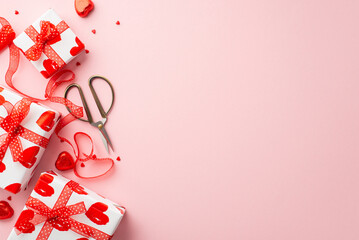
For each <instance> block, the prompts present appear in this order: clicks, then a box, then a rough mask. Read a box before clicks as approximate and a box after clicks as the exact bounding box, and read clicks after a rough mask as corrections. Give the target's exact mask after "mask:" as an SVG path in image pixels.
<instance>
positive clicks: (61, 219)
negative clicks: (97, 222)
mask: <svg viewBox="0 0 359 240" xmlns="http://www.w3.org/2000/svg"><path fill="white" fill-rule="evenodd" d="M78 187H79V184H78V183H76V182H74V181H69V182H68V183H67V184H66V185H65V187H64V189H63V190H62V192H61V194H60V196H59V198H58V199H57V201H56V203H55V205H54V207H53V208H50V207H48V206H47V205H46V204H45V203H43V202H42V201H41V200H39V199H37V198H34V197H31V196H30V197H29V199H28V200H27V202H26V204H25V205H26V206H27V208H28V209H30V210H31V211H34V213H35V216H34V217H33V218H32V220H30V221H29V220H28V219H19V220H18V221H17V222H16V224H15V229H16V233H17V234H18V235H19V234H26V233H28V232H26V231H23V228H22V226H23V225H26V224H28V222H30V223H31V224H33V225H38V224H40V223H43V222H45V224H44V225H43V227H42V228H41V230H40V232H39V234H38V235H37V238H36V240H47V239H48V238H49V236H50V234H51V231H52V230H53V229H54V228H55V229H57V230H60V231H68V230H72V231H74V232H76V233H78V234H80V235H82V236H84V237H91V238H94V239H96V240H109V239H111V237H112V236H110V235H108V234H106V233H104V232H102V231H100V230H98V229H96V228H94V227H91V226H89V225H86V224H84V223H80V222H78V221H76V220H75V219H73V218H71V217H72V216H74V215H78V214H83V213H85V212H86V207H85V204H84V202H79V203H76V204H73V205H67V203H68V201H69V199H70V197H71V195H72V193H73V191H74V189H76V188H78ZM25 211H26V210H25Z"/></svg>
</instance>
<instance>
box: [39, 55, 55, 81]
mask: <svg viewBox="0 0 359 240" xmlns="http://www.w3.org/2000/svg"><path fill="white" fill-rule="evenodd" d="M43 66H44V68H45V69H46V71H41V74H42V75H43V76H44V77H45V78H49V77H50V76H51V75H53V74H54V73H55V72H56V71H57V70H58V69H59V65H57V63H56V62H55V61H53V60H51V59H46V60H44V62H43Z"/></svg>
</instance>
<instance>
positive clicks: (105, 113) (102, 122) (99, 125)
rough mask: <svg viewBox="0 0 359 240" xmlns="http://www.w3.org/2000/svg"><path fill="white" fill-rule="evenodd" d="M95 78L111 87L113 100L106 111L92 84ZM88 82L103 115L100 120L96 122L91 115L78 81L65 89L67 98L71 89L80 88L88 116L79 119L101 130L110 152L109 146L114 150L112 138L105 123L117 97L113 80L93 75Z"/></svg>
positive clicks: (104, 142) (103, 140)
mask: <svg viewBox="0 0 359 240" xmlns="http://www.w3.org/2000/svg"><path fill="white" fill-rule="evenodd" d="M95 79H101V80H103V81H105V82H106V83H107V84H108V85H109V86H110V88H111V93H112V101H111V105H110V107H109V109H108V110H107V111H105V110H104V109H103V107H102V104H101V102H100V100H99V98H98V96H97V93H96V91H95V89H94V87H93V85H92V82H93V81H94V80H95ZM88 84H89V87H90V90H91V93H92V96H93V98H94V99H95V102H96V105H97V108H98V110H99V112H100V114H101V117H102V119H101V120H100V121H97V122H94V120H93V118H92V115H91V112H90V109H89V107H88V104H87V102H86V99H85V96H84V93H83V91H82V88H81V87H80V85H78V84H76V83H73V84H70V85H69V86H68V87H67V88H66V90H65V98H66V99H67V95H68V93H69V92H70V90H71V89H72V88H77V90H78V92H79V94H80V97H81V101H82V105H83V107H84V108H85V112H86V116H87V119H83V118H79V120H81V121H84V122H88V123H89V124H91V125H92V126H94V127H96V128H97V129H98V130H99V131H100V133H101V139H102V142H103V144H104V145H105V147H106V150H107V152H108V153H109V152H110V151H109V147H110V148H111V149H112V151H113V146H112V143H111V140H110V138H109V136H108V134H107V131H106V129H105V124H106V122H107V118H108V113H109V112H110V111H111V109H112V106H113V102H114V99H115V92H114V90H113V86H112V84H111V82H110V81H109V80H108V79H107V78H105V77H102V76H92V77H90V78H89V82H88ZM67 110H68V111H69V112H70V113H71V110H70V109H69V108H68V107H67Z"/></svg>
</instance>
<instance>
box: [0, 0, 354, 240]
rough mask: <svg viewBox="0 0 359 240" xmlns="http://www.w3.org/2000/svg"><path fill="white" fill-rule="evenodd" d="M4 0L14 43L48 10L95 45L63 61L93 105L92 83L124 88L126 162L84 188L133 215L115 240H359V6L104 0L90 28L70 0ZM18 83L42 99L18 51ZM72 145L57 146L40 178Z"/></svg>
mask: <svg viewBox="0 0 359 240" xmlns="http://www.w3.org/2000/svg"><path fill="white" fill-rule="evenodd" d="M0 4H1V5H0V6H1V7H0V15H1V16H4V17H6V18H7V19H8V20H10V21H11V23H12V24H13V26H14V28H15V30H16V32H17V33H20V32H21V31H22V30H23V29H24V28H25V27H27V26H28V25H29V24H30V23H32V22H33V21H34V20H35V19H36V18H37V17H39V16H40V15H41V14H42V13H43V12H45V11H46V10H47V9H48V8H50V7H52V8H54V9H55V10H56V11H57V12H58V14H59V15H60V16H62V17H63V18H64V19H65V20H66V21H67V22H68V24H69V25H70V26H71V27H72V29H73V30H74V32H75V33H77V34H78V36H79V37H80V39H82V40H83V41H84V43H85V44H86V46H87V48H88V49H89V50H90V53H89V54H87V55H82V56H80V57H79V58H78V59H77V60H75V62H76V61H79V62H81V66H76V65H75V62H73V63H72V64H70V66H69V68H70V69H73V70H74V71H75V72H76V74H77V81H78V82H79V83H80V84H81V85H83V86H84V88H85V91H86V94H87V96H88V97H90V94H89V90H88V89H87V86H86V82H87V79H88V77H89V76H91V75H92V74H101V75H104V76H106V77H108V78H109V79H110V80H112V82H113V83H114V85H115V88H116V104H115V108H114V111H113V112H112V113H111V115H110V120H109V122H108V124H107V125H106V127H107V130H108V131H109V132H110V135H111V138H112V141H113V143H114V145H115V148H116V154H113V155H112V156H113V157H116V156H117V154H119V155H121V157H122V159H123V160H122V161H121V162H116V168H115V170H114V171H113V172H112V173H111V174H109V175H108V176H106V177H103V178H101V179H98V180H79V181H80V182H81V183H83V184H84V185H86V186H87V187H88V188H90V189H93V190H95V191H97V192H98V193H100V194H102V195H105V196H106V197H108V198H109V199H112V200H113V201H116V202H119V203H121V204H123V205H124V206H126V208H127V210H128V211H127V214H126V216H125V218H124V219H123V222H122V223H121V225H120V227H119V229H118V231H117V233H116V237H115V238H114V239H120V240H144V239H145V240H168V239H171V240H183V239H203V240H204V239H205V240H215V239H241V240H264V239H265V240H288V239H290V240H304V239H305V240H338V239H345V240H357V239H358V238H359V228H358V224H359V208H358V206H359V205H358V204H359V182H358V171H359V161H358V159H359V152H358V145H359V68H358V61H359V57H358V56H359V54H358V53H359V44H358V43H359V31H358V21H359V15H358V9H359V3H358V2H356V1H349V0H348V1H343V0H330V1H322V0H304V1H285V0H273V1H267V0H255V1H250V0H248V1H241V0H225V1H220V0H217V1H201V0H181V1H179V0H177V1H174V0H151V1H145V0H138V1H128V0H122V1H115V0H113V1H99V0H96V1H95V5H96V9H95V11H94V12H93V13H91V15H90V16H89V17H88V18H85V19H82V18H80V17H78V16H77V15H76V13H75V10H74V8H73V1H72V0H71V1H70V0H66V1H55V0H52V1H49V0H37V1H34V0H33V1H25V0H23V1H8V0H0ZM15 10H18V11H19V12H20V14H19V15H15V14H14V11H15ZM117 20H119V21H120V22H121V25H120V26H117V25H116V24H115V22H116V21H117ZM92 29H96V30H97V34H96V35H94V34H92V33H91V30H92ZM7 63H8V53H7V50H6V51H3V52H2V54H1V55H0V74H1V76H3V75H4V73H5V70H6V66H7ZM1 82H3V79H2V80H1ZM15 83H16V84H17V86H19V88H21V89H23V90H24V91H26V92H28V93H31V94H33V95H35V94H38V96H40V93H41V91H42V90H43V89H44V87H45V84H46V81H45V80H44V79H43V78H42V76H41V75H40V74H39V73H38V72H37V71H36V70H35V68H34V67H33V66H32V65H31V64H30V63H29V62H27V60H26V59H25V58H24V57H23V56H22V58H21V65H20V71H19V72H18V73H17V74H16V78H15ZM34 85H35V86H42V88H41V89H40V87H36V89H35V88H34ZM62 91H63V90H62ZM62 91H61V90H59V91H58V94H59V95H61V94H62ZM105 93H107V92H106V91H105V90H103V94H105ZM106 95H107V94H106ZM104 97H107V96H104ZM107 100H108V99H107ZM91 105H92V106H94V103H93V102H92V104H91ZM53 106H54V107H55V108H56V109H59V110H62V111H63V108H62V107H61V106H55V105H53ZM94 110H95V108H94ZM63 112H65V111H63ZM78 129H81V130H85V131H87V132H89V133H91V134H92V136H93V137H94V138H95V140H96V141H97V144H96V152H97V153H98V155H100V156H101V155H102V156H106V155H105V152H104V148H103V146H102V143H101V142H100V138H99V135H98V133H97V132H96V131H95V129H93V128H90V127H89V126H88V125H86V124H84V123H82V122H76V123H73V124H72V125H71V126H69V127H68V128H67V129H66V130H64V131H65V132H66V135H67V136H68V137H71V136H72V134H73V132H74V131H75V130H78ZM65 149H66V150H69V148H68V147H67V146H66V145H65V144H60V143H59V142H58V140H57V139H56V138H53V139H52V141H51V144H50V146H49V149H48V151H47V153H46V154H45V156H44V158H43V161H42V163H41V164H40V167H39V169H38V170H37V172H36V177H37V176H38V174H39V173H40V172H41V171H44V170H47V169H51V168H52V169H53V168H54V161H55V159H56V157H57V154H58V153H59V152H60V151H62V150H65ZM64 175H65V176H67V177H69V178H71V179H74V180H78V179H77V178H76V177H74V175H73V174H72V173H71V172H67V173H66V174H64ZM33 185H34V181H33V182H32V184H31V185H30V188H33ZM29 194H30V191H29V190H28V191H26V192H24V193H22V194H19V195H17V196H13V199H12V201H11V204H12V206H14V208H15V211H16V216H15V217H14V218H12V219H10V220H6V221H2V222H1V225H0V231H1V233H2V236H7V235H8V233H9V232H10V228H11V226H12V225H13V224H14V222H15V218H16V217H17V216H18V214H19V211H20V209H21V208H22V206H23V204H24V202H25V200H26V198H27V196H28V195H29ZM9 195H10V194H8V193H6V192H4V191H1V192H0V199H6V198H7V197H8V196H9ZM2 239H6V237H3V238H2Z"/></svg>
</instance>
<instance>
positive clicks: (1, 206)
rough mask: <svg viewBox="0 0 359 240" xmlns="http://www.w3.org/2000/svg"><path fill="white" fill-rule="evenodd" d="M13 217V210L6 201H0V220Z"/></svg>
mask: <svg viewBox="0 0 359 240" xmlns="http://www.w3.org/2000/svg"><path fill="white" fill-rule="evenodd" d="M12 215H14V209H12V207H11V206H10V204H9V203H8V202H6V201H0V219H7V218H11V217H12Z"/></svg>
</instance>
